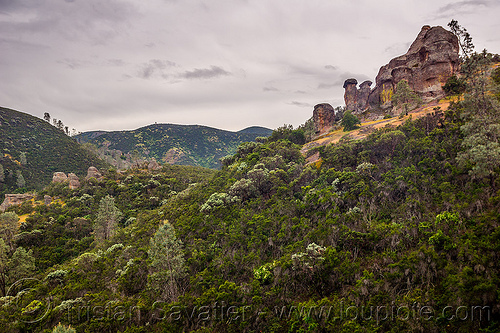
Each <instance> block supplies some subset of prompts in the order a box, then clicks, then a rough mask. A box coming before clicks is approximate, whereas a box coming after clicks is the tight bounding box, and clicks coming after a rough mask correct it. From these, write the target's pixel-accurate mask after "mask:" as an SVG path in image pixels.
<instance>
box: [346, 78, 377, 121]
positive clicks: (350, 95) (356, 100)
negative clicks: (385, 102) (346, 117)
mask: <svg viewBox="0 0 500 333" xmlns="http://www.w3.org/2000/svg"><path fill="white" fill-rule="evenodd" d="M357 85H358V80H356V79H347V80H345V82H344V89H345V93H344V101H345V106H346V110H351V111H353V112H354V113H361V112H363V111H364V110H366V108H367V107H368V98H369V96H370V93H371V91H372V90H371V88H370V87H371V85H372V81H369V80H367V81H364V82H363V83H361V84H360V86H359V89H358V88H357Z"/></svg>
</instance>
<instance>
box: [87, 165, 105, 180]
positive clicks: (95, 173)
mask: <svg viewBox="0 0 500 333" xmlns="http://www.w3.org/2000/svg"><path fill="white" fill-rule="evenodd" d="M90 178H95V179H97V180H100V179H101V178H102V175H101V173H100V172H99V170H97V168H96V167H94V166H91V167H89V169H88V170H87V176H86V177H85V179H87V180H89V179H90Z"/></svg>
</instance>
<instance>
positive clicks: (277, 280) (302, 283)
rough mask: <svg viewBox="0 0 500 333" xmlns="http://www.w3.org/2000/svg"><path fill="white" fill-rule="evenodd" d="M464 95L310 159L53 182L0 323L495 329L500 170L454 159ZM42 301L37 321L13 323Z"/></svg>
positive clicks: (286, 146)
mask: <svg viewBox="0 0 500 333" xmlns="http://www.w3.org/2000/svg"><path fill="white" fill-rule="evenodd" d="M480 82H481V81H479V82H477V84H479V83H480ZM464 96H465V100H464V101H463V102H459V103H455V104H452V105H451V106H450V108H449V109H448V110H447V111H446V112H445V113H444V114H443V113H442V112H440V111H439V110H438V109H436V110H435V111H436V112H435V113H434V114H429V115H427V116H426V117H423V118H420V119H417V120H415V121H411V120H408V121H406V122H405V123H404V124H402V125H400V126H398V127H397V128H382V129H379V130H376V131H375V132H373V133H372V134H370V135H369V136H368V137H367V138H366V139H364V140H342V141H341V142H339V143H337V144H334V145H329V146H326V147H320V148H318V151H319V153H320V156H321V159H322V163H321V164H320V163H317V164H315V165H314V166H307V165H305V161H304V157H303V156H302V154H301V153H300V149H301V146H299V145H296V144H294V143H292V142H291V141H290V140H288V139H278V140H276V141H271V140H269V141H266V142H262V143H256V142H247V143H243V144H241V145H240V146H238V148H237V149H236V153H235V154H234V155H233V156H231V157H228V158H226V159H224V163H223V167H222V169H221V170H219V171H213V170H212V171H210V170H206V169H201V168H189V167H181V166H165V167H164V168H163V169H162V170H160V171H157V172H154V173H150V172H147V171H145V170H137V169H135V170H129V171H127V172H125V173H123V174H122V173H117V172H109V173H108V174H107V175H106V178H105V179H104V180H102V181H100V182H98V181H93V180H92V181H85V182H83V186H82V188H80V189H78V190H74V191H71V190H69V189H67V187H64V188H63V187H61V186H59V185H57V184H52V185H50V186H49V187H48V188H47V189H46V190H45V191H43V192H42V193H40V195H41V196H43V195H44V194H49V195H51V196H58V197H59V200H60V201H59V202H57V201H56V202H54V203H52V204H51V205H49V206H45V205H38V206H36V207H34V208H32V210H33V213H32V214H31V215H30V216H29V217H28V218H27V219H26V223H24V224H23V225H22V226H21V228H20V230H19V231H18V233H17V234H16V235H15V237H14V238H15V242H14V244H13V245H14V247H17V248H19V247H20V246H21V245H22V247H23V248H25V249H26V251H29V250H33V256H34V257H35V259H36V264H37V268H38V272H37V273H36V274H35V275H34V276H35V277H37V278H38V282H36V283H34V285H33V286H32V287H31V288H32V289H31V291H30V292H29V293H26V294H23V295H25V296H24V297H23V298H21V299H19V300H18V302H17V303H16V306H14V303H6V302H8V301H9V299H4V298H2V299H1V302H4V303H5V304H4V303H2V306H1V307H0V326H1V327H2V328H3V331H5V332H18V331H35V332H43V331H44V330H45V331H50V330H51V329H52V328H53V327H55V326H56V325H57V324H58V323H62V324H63V325H66V326H67V325H71V326H72V327H74V328H75V330H76V331H78V332H80V331H83V332H85V331H87V332H106V331H110V332H118V331H120V332H180V331H186V332H189V331H193V332H196V331H198V332H259V331H263V332H269V331H270V332H272V331H274V332H332V331H334V332H337V331H338V332H377V331H378V332H414V331H416V332H418V331H426V332H494V331H497V330H498V327H499V324H498V323H499V322H500V312H499V309H498V306H497V304H498V295H499V291H500V289H499V286H500V264H499V262H500V261H499V260H498V259H499V255H498V253H500V227H499V224H498V221H499V220H500V213H499V212H500V179H499V178H498V176H497V175H498V171H499V170H498V166H496V167H492V168H491V171H492V174H493V175H494V176H493V177H489V176H488V177H477V176H476V175H474V174H471V173H470V172H469V171H470V170H471V168H472V167H473V166H474V160H470V159H469V160H468V159H465V161H466V163H461V162H460V159H457V157H459V156H461V154H463V153H464V152H465V151H466V150H467V149H469V146H468V145H464V144H463V142H465V141H466V140H467V136H468V135H469V133H468V132H467V131H464V126H468V124H470V123H471V122H474V121H476V120H474V119H473V118H472V117H473V115H471V114H470V112H474V113H476V114H479V115H482V114H483V113H484V114H485V115H486V114H490V115H495V112H493V111H494V110H495V109H491V108H490V109H487V110H484V109H481V108H480V106H479V105H483V104H480V103H479V104H478V101H479V102H480V101H481V100H477V99H475V98H476V97H477V98H479V97H480V94H479V96H476V97H474V94H473V92H472V91H471V93H466V94H465V95H464ZM490 102H491V101H490ZM468 103H469V104H468ZM484 105H486V106H488V105H492V104H487V103H486V104H484ZM471 107H473V108H474V109H470V110H471V111H470V110H467V108H471ZM483 120H484V118H483ZM490 125H493V123H490ZM492 127H493V128H494V126H492ZM491 130H492V129H489V131H491ZM479 133H480V131H479ZM489 139H490V140H491V137H489ZM107 195H112V196H113V197H114V198H115V204H116V206H117V207H118V208H119V209H120V210H121V211H122V212H123V214H124V218H123V219H122V221H121V223H120V225H119V226H118V227H117V228H116V232H115V234H114V235H113V236H112V237H111V238H110V239H109V240H108V241H107V243H106V246H101V247H95V243H94V238H95V235H94V234H91V233H89V231H88V225H89V223H90V221H94V220H95V218H96V215H97V211H98V206H99V202H100V201H101V199H102V198H105V197H106V196H107ZM20 209H21V208H19V210H20ZM165 221H168V222H167V223H165ZM181 242H182V246H181ZM3 248H4V249H5V248H7V246H4V247H3ZM5 251H7V250H5ZM5 251H4V252H5ZM8 255H9V256H10V255H11V253H10V252H9V253H8ZM3 257H5V256H3ZM66 272H67V273H66ZM148 281H149V284H147V282H148ZM154 281H156V282H158V284H157V283H156V282H154ZM48 296H50V299H51V302H52V304H51V307H50V309H49V311H48V312H47V314H46V315H45V316H44V317H43V319H42V320H41V321H40V322H38V323H37V324H27V323H25V322H23V321H22V319H24V318H26V313H28V310H33V311H34V312H35V313H40V312H41V313H42V314H43V311H44V310H45V307H44V305H43V303H42V300H45V299H46V297H48ZM95 309H97V311H96V310H95ZM228 309H230V310H228ZM23 310H24V312H23ZM37 311H38V312H37ZM228 311H229V312H228ZM377 311H379V313H378V315H377ZM380 311H382V312H380ZM391 311H395V312H392V314H391ZM464 318H465V319H464Z"/></svg>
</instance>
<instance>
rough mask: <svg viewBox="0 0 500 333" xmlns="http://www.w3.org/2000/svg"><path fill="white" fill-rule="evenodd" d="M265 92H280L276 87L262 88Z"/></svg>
mask: <svg viewBox="0 0 500 333" xmlns="http://www.w3.org/2000/svg"><path fill="white" fill-rule="evenodd" d="M262 90H263V91H279V89H278V88H275V87H264V88H262Z"/></svg>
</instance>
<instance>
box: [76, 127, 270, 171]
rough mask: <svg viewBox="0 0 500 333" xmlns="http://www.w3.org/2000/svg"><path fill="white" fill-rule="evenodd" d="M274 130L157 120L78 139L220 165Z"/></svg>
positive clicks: (171, 161)
mask: <svg viewBox="0 0 500 333" xmlns="http://www.w3.org/2000/svg"><path fill="white" fill-rule="evenodd" d="M270 133H272V130H269V129H266V128H263V127H249V128H247V129H244V130H242V131H240V132H230V131H225V130H220V129H216V128H211V127H206V126H200V125H175V124H154V125H149V126H146V127H142V128H139V129H136V130H132V131H114V132H104V133H101V132H99V131H96V132H91V133H88V132H87V133H82V134H79V135H77V136H76V139H77V140H78V141H79V142H81V143H84V142H90V143H92V144H95V145H96V146H97V147H99V148H103V147H106V149H108V150H119V151H120V152H122V153H124V154H129V155H138V156H141V157H144V158H152V157H154V158H155V159H156V160H158V161H161V162H164V163H169V164H179V165H194V166H203V167H207V168H217V167H219V159H220V158H221V157H224V156H226V155H229V154H233V153H234V152H235V151H236V147H238V145H239V144H240V143H242V142H246V141H254V140H255V138H256V137H259V136H268V135H270ZM92 137H93V138H92Z"/></svg>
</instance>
